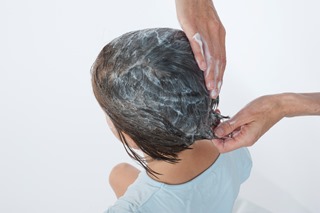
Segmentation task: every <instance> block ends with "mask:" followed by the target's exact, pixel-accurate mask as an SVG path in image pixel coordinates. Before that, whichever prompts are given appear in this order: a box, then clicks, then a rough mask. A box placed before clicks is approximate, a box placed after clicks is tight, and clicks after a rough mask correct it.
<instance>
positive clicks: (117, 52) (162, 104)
mask: <svg viewBox="0 0 320 213" xmlns="http://www.w3.org/2000/svg"><path fill="white" fill-rule="evenodd" d="M92 80H93V88H94V93H95V95H96V98H97V100H98V102H99V104H100V105H101V107H102V108H103V110H104V111H105V112H106V114H107V116H108V117H109V119H110V125H112V126H113V127H114V130H115V131H114V133H115V134H116V136H117V137H118V138H119V139H120V140H121V141H122V142H123V144H124V146H125V148H126V150H127V152H128V153H129V154H130V155H131V156H132V157H133V158H135V159H136V160H138V161H139V163H140V164H141V165H142V166H143V167H144V168H145V169H146V171H147V172H141V173H140V174H139V176H138V177H136V176H137V175H138V172H136V175H133V177H134V178H132V177H130V176H131V175H130V174H129V173H126V171H125V170H123V171H120V170H119V171H116V170H115V171H113V172H112V174H111V176H110V178H111V179H112V180H116V181H115V182H116V184H112V183H114V181H111V184H112V185H113V188H114V189H115V191H116V194H117V195H118V196H119V197H120V198H119V199H118V201H117V202H116V203H115V205H114V206H112V207H110V208H109V209H108V210H107V212H152V213H156V212H161V213H162V212H174V213H179V212H183V213H185V212H231V211H232V207H233V203H234V200H235V198H236V197H237V195H238V192H239V188H240V184H241V183H242V182H243V181H244V180H245V179H246V178H247V177H248V176H249V173H250V169H251V160H250V156H249V153H248V151H247V150H246V149H239V150H237V151H234V152H230V153H227V154H221V155H219V153H218V151H217V149H216V148H215V146H214V145H213V144H212V143H211V142H210V139H212V138H213V137H214V134H213V132H212V129H213V128H214V127H216V126H217V125H218V124H219V121H220V119H221V118H222V116H221V115H219V114H218V113H216V112H215V111H214V110H213V108H214V106H215V105H216V104H217V103H218V100H211V99H210V97H209V94H208V92H207V90H206V88H205V85H204V79H203V73H202V72H201V71H200V70H199V68H198V66H197V64H196V62H195V61H194V57H193V55H192V51H191V49H190V46H189V43H188V41H187V39H186V37H185V35H184V33H183V32H181V31H178V30H172V29H149V30H142V31H136V32H131V33H127V34H125V35H123V36H121V37H119V38H117V39H115V40H114V41H112V42H111V43H109V44H108V45H107V46H106V47H105V48H104V49H103V50H102V51H101V53H100V54H99V56H98V58H97V60H96V62H95V64H94V66H93V68H92ZM134 149H139V150H141V151H142V152H143V153H144V156H140V155H138V154H137V153H136V152H135V151H134ZM131 171H134V170H131ZM127 175H128V178H127ZM130 178H131V179H130ZM122 180H123V181H122ZM129 180H130V181H129ZM133 181H134V183H133V184H131V183H132V182H133ZM129 184H131V185H130V187H129V188H128V189H127V185H129ZM117 188H120V189H121V188H122V189H123V188H124V189H125V190H122V191H121V190H118V189H117ZM119 191H121V193H119ZM117 192H118V193H117Z"/></svg>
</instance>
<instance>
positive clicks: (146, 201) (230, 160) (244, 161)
mask: <svg viewBox="0 0 320 213" xmlns="http://www.w3.org/2000/svg"><path fill="white" fill-rule="evenodd" d="M251 167H252V161H251V157H250V154H249V151H248V150H247V148H241V149H238V150H235V151H232V152H228V153H225V154H221V155H220V156H219V157H218V159H217V160H216V161H215V163H214V164H212V165H211V166H210V167H209V168H208V169H207V170H205V171H204V172H203V173H201V174H200V175H199V176H197V177H196V178H194V179H193V180H191V181H189V182H187V183H184V184H179V185H168V184H165V183H160V182H157V181H155V180H153V179H151V178H150V177H149V176H148V175H147V174H146V172H141V173H140V174H139V176H138V178H137V180H136V181H135V182H134V183H133V184H132V185H130V186H129V187H128V189H127V191H126V193H125V194H124V195H123V196H122V197H120V198H119V199H118V200H117V201H116V203H115V204H114V205H113V206H112V207H110V208H109V209H108V210H107V211H106V212H105V213H128V212H134V213H138V212H139V213H214V212H215V213H230V212H232V208H233V204H234V201H235V199H236V198H237V196H238V193H239V189H240V185H241V183H243V182H244V181H245V180H246V179H247V178H248V177H249V175H250V171H251Z"/></svg>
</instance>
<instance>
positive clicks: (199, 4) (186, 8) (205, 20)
mask: <svg viewBox="0 0 320 213" xmlns="http://www.w3.org/2000/svg"><path fill="white" fill-rule="evenodd" d="M176 10H177V16H178V20H179V22H180V25H181V27H182V29H183V30H184V32H185V33H186V35H187V38H188V40H189V42H190V45H191V48H192V51H193V54H194V56H195V59H196V61H197V63H198V66H199V67H200V69H201V70H203V71H204V72H205V81H206V86H207V89H208V90H209V91H210V95H211V97H212V98H216V97H217V96H218V95H219V93H220V89H221V86H222V80H223V74H224V70H225V68H226V48H225V37H226V31H225V29H224V27H223V25H222V23H221V21H220V18H219V16H218V13H217V11H216V9H215V7H214V5H213V3H212V0H176Z"/></svg>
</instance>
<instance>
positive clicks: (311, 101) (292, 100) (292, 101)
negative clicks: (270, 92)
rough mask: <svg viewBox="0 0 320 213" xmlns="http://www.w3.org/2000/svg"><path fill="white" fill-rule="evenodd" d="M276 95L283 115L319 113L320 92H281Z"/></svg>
mask: <svg viewBox="0 0 320 213" xmlns="http://www.w3.org/2000/svg"><path fill="white" fill-rule="evenodd" d="M277 96H278V100H279V102H280V106H281V109H282V110H283V116H284V117H294V116H303V115H320V93H283V94H279V95H277Z"/></svg>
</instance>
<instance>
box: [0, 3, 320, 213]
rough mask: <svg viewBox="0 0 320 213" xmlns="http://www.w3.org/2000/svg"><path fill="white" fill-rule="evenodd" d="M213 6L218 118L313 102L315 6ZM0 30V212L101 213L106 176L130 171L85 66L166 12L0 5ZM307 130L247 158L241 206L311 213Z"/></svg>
mask: <svg viewBox="0 0 320 213" xmlns="http://www.w3.org/2000/svg"><path fill="white" fill-rule="evenodd" d="M215 2H216V3H215V4H216V8H217V10H218V12H219V14H220V17H221V19H222V20H223V23H224V25H225V27H226V29H227V51H228V53H227V54H228V65H227V70H226V74H225V82H224V86H223V90H222V92H221V105H220V109H221V110H222V112H223V113H224V114H229V115H233V114H234V113H236V111H237V110H239V109H240V108H241V107H243V106H244V105H245V104H246V103H248V102H249V101H251V100H252V99H254V98H256V97H258V96H260V95H264V94H269V93H279V92H285V91H294V92H312V91H319V89H320V86H319V80H320V75H319V74H318V71H319V69H320V65H319V64H318V62H319V55H320V54H319V50H320V40H319V38H320V31H319V27H320V21H319V19H320V15H319V13H318V9H319V6H320V3H318V2H316V1H311V0H309V1H308V0H307V1H304V2H303V3H302V2H301V1H296V0H291V1H289V0H280V1H276V0H269V1H262V0H258V1H257V0H256V1H251V0H244V1H221V0H216V1H215ZM0 26H1V31H0V32H1V36H0V38H1V39H0V47H1V48H0V58H1V63H0V72H1V75H0V76H1V77H0V97H1V98H0V107H1V108H0V109H1V110H0V145H1V148H0V212H26V213H29V212H30V213H31V212H32V213H38V212H39V213H40V212H41V213H42V212H48V213H51V212H52V213H53V212H79V213H80V212H102V211H103V210H104V209H105V208H107V206H108V205H111V204H112V203H113V202H114V201H115V197H114V195H113V194H112V191H111V188H110V187H109V185H108V183H107V177H108V173H109V171H110V169H111V168H112V166H113V165H114V164H116V163H117V162H121V161H128V162H131V160H130V159H129V158H128V157H127V156H126V153H125V151H124V150H123V148H122V146H121V144H120V143H119V142H116V140H115V138H114V137H113V136H112V134H111V132H110V131H109V130H108V129H107V126H106V123H105V120H104V117H103V113H102V111H101V110H100V109H99V107H98V104H97V103H96V101H95V99H94V96H93V94H92V91H91V85H90V73H89V70H90V66H91V64H92V63H93V61H94V59H95V57H96V56H97V54H98V52H99V51H100V49H101V48H102V47H103V46H104V45H105V44H106V43H107V42H109V41H110V40H111V39H113V38H114V37H116V36H119V35H121V34H122V33H125V32H127V31H130V30H135V29H141V28H147V27H173V28H179V24H178V22H177V20H176V14H175V8H174V1H173V0H161V1H148V0H140V1H129V0H127V1H110V0H99V1H98V0H93V1H83V0H82V1H75V0H69V1H62V0H56V1H40V0H24V1H22V0H11V1H9V0H4V1H3V0H2V2H1V7H0ZM319 127H320V119H319V117H301V118H295V119H284V120H282V121H281V122H280V123H279V124H278V125H277V126H275V127H274V128H273V129H271V130H270V131H269V132H268V133H267V134H266V135H265V136H264V137H263V138H261V140H260V141H259V142H258V143H257V144H256V146H254V147H252V148H251V153H252V157H253V160H254V168H253V173H252V176H251V178H250V179H249V180H248V182H247V183H246V184H245V185H244V187H243V191H242V192H241V196H242V197H243V198H245V199H247V200H250V201H253V202H255V203H256V204H259V205H261V206H264V207H265V206H268V207H269V208H270V209H273V211H275V212H292V211H289V210H288V209H287V210H288V211H287V210H284V209H285V208H288V206H298V207H299V208H300V207H301V208H307V209H309V210H310V211H311V212H318V211H319V210H320V203H319V202H318V200H319V195H317V192H318V191H320V183H319V181H318V180H319V179H320V167H319V166H318V162H319V161H320V157H319V155H318V153H319V152H320V145H319V142H320V139H319V136H318V135H319ZM266 186H270V187H266ZM276 195H277V196H276ZM298 207H297V208H298ZM279 209H281V211H280V210H279Z"/></svg>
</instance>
